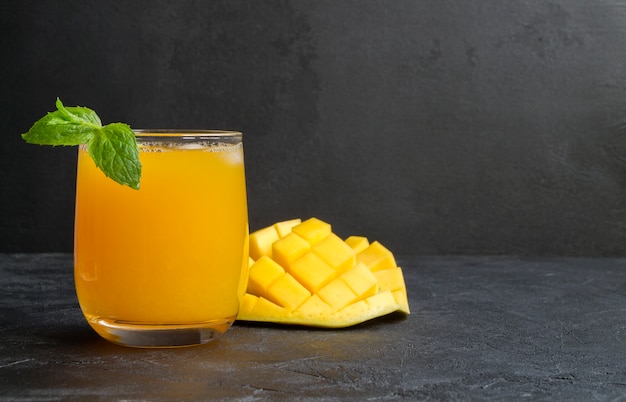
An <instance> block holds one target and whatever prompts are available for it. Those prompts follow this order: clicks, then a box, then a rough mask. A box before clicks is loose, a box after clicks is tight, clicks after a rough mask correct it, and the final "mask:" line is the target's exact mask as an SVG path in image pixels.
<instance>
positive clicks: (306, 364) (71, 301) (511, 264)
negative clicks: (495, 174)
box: [0, 254, 626, 401]
mask: <svg viewBox="0 0 626 402" xmlns="http://www.w3.org/2000/svg"><path fill="white" fill-rule="evenodd" d="M398 263H399V265H400V266H402V268H403V270H404V273H405V279H406V282H407V287H408V293H409V302H410V306H411V310H412V314H411V315H410V316H406V317H405V316H402V315H390V316H387V317H384V318H382V319H377V320H373V321H370V322H368V323H365V324H362V325H358V326H355V327H352V328H348V329H340V330H320V329H311V328H304V327H289V326H276V325H253V324H243V323H236V324H235V326H233V328H232V329H231V330H230V331H229V332H228V333H227V334H226V335H225V336H224V337H223V338H221V339H220V340H218V341H216V342H214V343H212V344H209V345H204V346H198V347H191V348H181V349H133V348H125V347H120V346H116V345H113V344H111V343H108V342H107V341H105V340H103V339H101V338H99V337H98V336H97V335H96V334H95V333H94V332H93V331H92V330H91V329H90V328H89V326H88V325H87V324H86V322H85V320H84V319H83V317H82V315H81V312H80V309H79V306H78V303H77V300H76V296H75V293H74V287H73V273H72V256H71V255H69V254H0V400H3V401H13V400H17V401H22V400H33V401H49V400H50V401H56V400H70V401H71V400H81V401H82V400H131V401H139V400H231V399H233V400H246V401H254V400H292V399H297V400H322V399H323V400H584V401H591V400H626V260H623V259H562V258H543V259H528V258H517V257H443V256H442V257H437V256H433V257H423V256H401V257H398Z"/></svg>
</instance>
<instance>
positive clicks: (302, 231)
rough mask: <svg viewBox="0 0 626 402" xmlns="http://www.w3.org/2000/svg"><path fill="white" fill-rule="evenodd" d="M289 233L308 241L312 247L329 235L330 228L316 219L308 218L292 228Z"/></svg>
mask: <svg viewBox="0 0 626 402" xmlns="http://www.w3.org/2000/svg"><path fill="white" fill-rule="evenodd" d="M291 231H292V232H294V233H296V234H297V235H299V236H300V237H302V238H303V239H305V240H306V241H308V242H309V244H310V245H311V246H314V245H315V244H317V243H318V242H319V241H321V240H323V239H325V238H326V237H327V236H328V235H329V234H331V233H332V228H331V226H330V225H329V224H328V223H326V222H323V221H321V220H319V219H317V218H310V219H307V220H306V221H304V222H302V223H300V224H299V225H296V226H294V227H293V228H292V229H291Z"/></svg>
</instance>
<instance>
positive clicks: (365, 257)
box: [356, 241, 396, 272]
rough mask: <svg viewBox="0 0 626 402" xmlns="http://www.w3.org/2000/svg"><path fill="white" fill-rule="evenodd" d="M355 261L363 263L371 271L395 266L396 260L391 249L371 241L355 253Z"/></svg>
mask: <svg viewBox="0 0 626 402" xmlns="http://www.w3.org/2000/svg"><path fill="white" fill-rule="evenodd" d="M356 261H357V262H362V263H363V264H365V266H366V267H367V268H369V270H370V271H372V272H374V271H380V270H382V269H390V268H395V267H396V260H395V258H394V257H393V254H392V253H391V251H389V250H388V249H387V248H386V247H385V246H383V245H382V244H380V243H379V242H378V241H375V242H373V243H372V244H370V245H369V246H368V247H367V248H366V249H365V250H363V251H362V252H361V253H359V254H357V256H356Z"/></svg>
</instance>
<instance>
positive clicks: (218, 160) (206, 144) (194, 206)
mask: <svg viewBox="0 0 626 402" xmlns="http://www.w3.org/2000/svg"><path fill="white" fill-rule="evenodd" d="M135 136H136V139H137V144H138V146H139V160H140V161H141V164H142V177H141V183H140V189H139V190H134V189H131V188H130V187H128V186H122V185H120V184H118V183H116V182H114V181H113V180H111V179H109V178H107V177H105V175H104V173H102V171H100V170H99V169H98V168H96V165H95V164H94V162H93V160H92V159H91V157H90V156H89V154H88V152H87V149H86V147H84V146H81V147H79V151H78V169H77V184H76V216H75V237H74V277H75V283H76V293H77V296H78V300H79V303H80V307H81V310H82V311H83V314H84V316H85V318H86V319H87V322H88V323H89V325H90V326H91V327H92V328H93V329H94V330H95V331H96V332H97V333H98V334H100V335H101V336H102V337H104V338H105V339H107V340H109V341H112V342H114V343H117V344H120V345H125V346H135V347H176V346H189V345H197V344H203V343H207V342H209V341H211V340H214V339H217V338H218V337H219V336H221V335H222V334H223V333H224V332H226V331H227V330H228V328H230V326H231V324H232V323H233V321H234V320H235V318H236V316H237V313H238V309H239V301H240V298H241V297H243V294H244V292H245V287H246V280H247V272H246V271H247V266H248V212H247V201H246V184H245V175H244V160H243V143H242V134H241V133H239V132H229V131H209V130H135Z"/></svg>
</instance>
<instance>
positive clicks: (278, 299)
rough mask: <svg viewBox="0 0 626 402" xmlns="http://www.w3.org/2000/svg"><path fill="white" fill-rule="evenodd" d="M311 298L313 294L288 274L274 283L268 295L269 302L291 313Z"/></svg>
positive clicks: (268, 290)
mask: <svg viewBox="0 0 626 402" xmlns="http://www.w3.org/2000/svg"><path fill="white" fill-rule="evenodd" d="M309 297H311V292H309V291H308V290H307V289H306V288H305V287H304V286H302V285H301V284H300V282H298V281H297V280H295V279H294V277H293V276H291V275H290V274H288V273H287V274H285V275H283V276H281V277H280V278H278V279H277V280H276V281H275V282H274V283H272V285H271V286H270V287H269V289H267V293H266V298H267V299H268V300H270V301H272V302H274V303H276V304H278V305H279V306H281V307H285V308H286V309H288V310H289V311H291V310H294V309H296V308H298V307H299V306H300V305H301V304H302V303H304V301H305V300H306V299H308V298H309Z"/></svg>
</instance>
